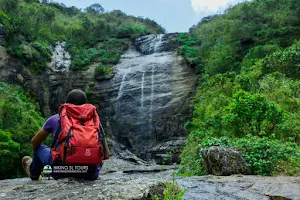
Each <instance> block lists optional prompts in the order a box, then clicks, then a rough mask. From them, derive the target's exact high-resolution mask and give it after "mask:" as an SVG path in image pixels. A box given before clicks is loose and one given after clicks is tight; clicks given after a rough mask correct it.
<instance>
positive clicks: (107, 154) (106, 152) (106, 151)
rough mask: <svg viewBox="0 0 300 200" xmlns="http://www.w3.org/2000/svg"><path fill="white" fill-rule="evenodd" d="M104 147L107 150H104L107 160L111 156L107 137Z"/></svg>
mask: <svg viewBox="0 0 300 200" xmlns="http://www.w3.org/2000/svg"><path fill="white" fill-rule="evenodd" d="M104 148H105V150H104V152H105V153H104V160H107V159H109V157H110V151H109V148H108V144H107V142H106V139H105V138H104Z"/></svg>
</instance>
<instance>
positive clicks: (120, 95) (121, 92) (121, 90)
mask: <svg viewBox="0 0 300 200" xmlns="http://www.w3.org/2000/svg"><path fill="white" fill-rule="evenodd" d="M125 79H126V73H125V74H124V75H123V78H122V81H121V84H120V89H119V92H118V96H117V101H118V100H119V99H120V98H121V97H122V94H123V88H124V85H125Z"/></svg>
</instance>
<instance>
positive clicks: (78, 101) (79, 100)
mask: <svg viewBox="0 0 300 200" xmlns="http://www.w3.org/2000/svg"><path fill="white" fill-rule="evenodd" d="M66 103H70V104H75V105H82V104H85V103H87V96H86V94H85V93H84V92H83V91H82V90H79V89H74V90H72V91H70V92H69V93H68V95H67V100H66Z"/></svg>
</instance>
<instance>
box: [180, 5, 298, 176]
mask: <svg viewBox="0 0 300 200" xmlns="http://www.w3.org/2000/svg"><path fill="white" fill-rule="evenodd" d="M178 40H179V41H180V42H181V43H182V46H181V48H180V49H179V52H180V53H181V54H182V55H184V57H185V58H186V60H187V62H188V63H190V64H191V65H192V66H194V67H195V68H196V69H197V71H198V72H199V74H200V77H201V78H200V80H199V87H198V90H197V94H196V96H195V98H194V102H193V106H194V111H193V119H192V120H190V121H188V122H187V123H186V124H185V129H186V130H187V131H188V132H189V136H188V138H187V145H186V147H185V149H184V151H183V153H182V155H181V158H182V162H181V164H182V166H181V169H180V173H181V174H182V175H202V174H205V173H206V171H205V170H204V168H203V166H201V165H199V163H202V162H201V159H202V158H201V154H200V152H201V150H202V149H204V148H207V147H210V146H213V145H223V146H232V147H233V146H234V147H237V148H239V149H241V151H242V154H243V157H244V158H245V159H246V161H247V162H248V163H249V165H250V169H251V171H252V173H253V174H260V175H278V174H287V175H296V174H297V175H299V174H300V148H299V145H300V80H299V79H300V1H297V0H276V1H275V0H253V1H251V2H245V3H241V4H239V5H236V6H234V7H231V8H228V9H227V10H226V11H225V13H224V14H222V15H215V16H210V17H206V18H204V19H202V20H201V21H200V22H199V24H198V25H196V26H194V27H192V28H191V29H190V31H189V33H188V34H181V35H180V36H179V37H178Z"/></svg>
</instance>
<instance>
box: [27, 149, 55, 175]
mask: <svg viewBox="0 0 300 200" xmlns="http://www.w3.org/2000/svg"><path fill="white" fill-rule="evenodd" d="M51 164H52V158H51V151H50V148H49V147H48V146H46V145H43V144H42V145H40V146H39V147H37V148H36V150H35V152H34V155H33V158H32V159H31V158H30V157H29V156H25V157H24V158H23V167H24V170H25V172H26V173H27V174H28V171H29V174H28V175H29V177H30V178H31V179H32V180H38V179H39V177H40V175H41V172H42V169H43V168H44V166H45V165H51ZM28 169H29V170H28ZM26 170H27V171H26Z"/></svg>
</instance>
